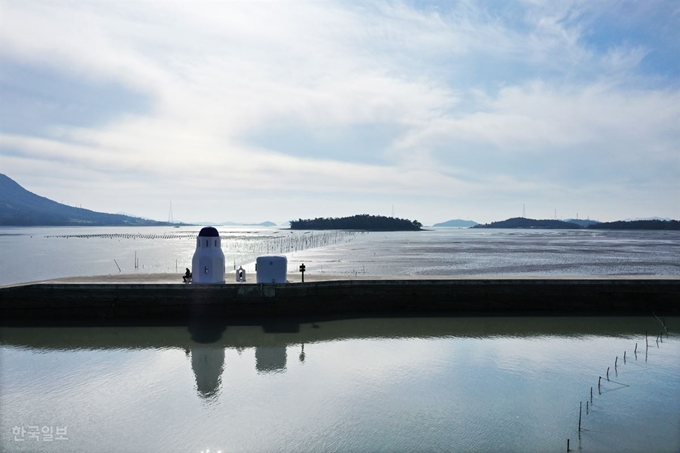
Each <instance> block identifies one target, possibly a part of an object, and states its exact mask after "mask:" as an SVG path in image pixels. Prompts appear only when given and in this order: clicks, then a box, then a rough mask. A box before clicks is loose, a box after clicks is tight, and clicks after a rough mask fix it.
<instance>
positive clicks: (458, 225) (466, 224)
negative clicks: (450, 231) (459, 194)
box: [432, 219, 478, 228]
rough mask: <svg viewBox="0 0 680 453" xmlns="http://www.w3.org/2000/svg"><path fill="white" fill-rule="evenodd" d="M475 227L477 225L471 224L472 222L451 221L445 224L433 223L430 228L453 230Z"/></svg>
mask: <svg viewBox="0 0 680 453" xmlns="http://www.w3.org/2000/svg"><path fill="white" fill-rule="evenodd" d="M475 225H478V223H477V222H473V221H472V220H462V219H453V220H447V221H446V222H441V223H435V224H434V225H432V226H435V227H453V228H470V227H473V226H475Z"/></svg>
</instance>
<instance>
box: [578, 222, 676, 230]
mask: <svg viewBox="0 0 680 453" xmlns="http://www.w3.org/2000/svg"><path fill="white" fill-rule="evenodd" d="M588 229H589V230H680V222H679V221H677V220H629V221H625V220H619V221H617V222H602V223H596V224H594V225H589V226H588Z"/></svg>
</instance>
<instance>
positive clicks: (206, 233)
mask: <svg viewBox="0 0 680 453" xmlns="http://www.w3.org/2000/svg"><path fill="white" fill-rule="evenodd" d="M191 266H192V269H191V272H192V274H193V282H194V283H224V252H222V242H221V239H220V233H218V232H217V229H215V228H214V227H205V228H203V229H201V232H200V233H198V238H196V251H195V252H194V258H193V260H192V261H191Z"/></svg>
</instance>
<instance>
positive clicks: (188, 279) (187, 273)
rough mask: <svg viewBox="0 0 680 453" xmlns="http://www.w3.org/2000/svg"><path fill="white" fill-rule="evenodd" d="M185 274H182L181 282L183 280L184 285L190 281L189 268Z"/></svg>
mask: <svg viewBox="0 0 680 453" xmlns="http://www.w3.org/2000/svg"><path fill="white" fill-rule="evenodd" d="M186 270H187V271H186V272H185V273H184V277H182V280H184V283H187V282H190V281H191V271H190V270H189V268H188V267H187V268H186Z"/></svg>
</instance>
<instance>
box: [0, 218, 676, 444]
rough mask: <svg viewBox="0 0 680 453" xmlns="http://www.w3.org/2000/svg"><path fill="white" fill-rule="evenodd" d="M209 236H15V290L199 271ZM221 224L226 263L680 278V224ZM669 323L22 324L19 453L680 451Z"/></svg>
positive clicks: (93, 231) (12, 335) (12, 431)
mask: <svg viewBox="0 0 680 453" xmlns="http://www.w3.org/2000/svg"><path fill="white" fill-rule="evenodd" d="M197 232H198V230H197V229H196V228H195V227H192V228H179V229H167V228H14V229H13V228H0V285H3V284H12V283H20V282H28V281H36V280H44V279H50V278H58V277H70V276H80V275H105V274H116V273H119V272H121V273H141V274H150V273H158V272H163V273H164V272H178V273H182V270H183V269H184V267H189V266H190V262H191V257H192V255H193V252H194V244H195V242H194V241H195V240H194V237H195V235H196V233H197ZM220 232H221V234H222V237H223V241H222V244H223V249H224V252H225V255H226V260H227V263H228V266H227V268H229V264H230V263H232V261H233V263H234V264H235V265H236V266H238V265H244V267H246V269H248V270H249V271H251V272H252V271H253V269H252V264H251V263H252V262H253V261H254V259H255V257H256V256H258V255H261V254H265V253H277V254H286V255H287V256H288V258H289V269H290V270H291V271H294V270H295V269H297V265H298V263H299V262H304V263H305V264H306V266H307V270H308V272H309V273H312V274H321V275H323V274H336V275H337V274H339V275H347V276H350V277H351V276H354V275H363V276H389V275H405V276H409V275H413V276H418V275H546V276H550V275H650V276H678V275H680V233H678V232H614V231H610V232H606V231H582V230H579V231H549V230H545V231H533V230H531V231H520V230H451V229H441V230H432V231H423V232H417V233H369V234H359V233H355V234H347V233H332V232H329V233H326V234H319V233H318V232H317V233H314V232H293V233H291V232H290V231H286V230H279V229H275V228H270V229H267V228H265V229H263V228H260V229H253V228H245V229H244V228H220ZM135 257H136V258H137V259H138V260H139V268H138V269H136V268H135V266H134V263H135ZM119 267H120V271H119V270H118V268H119ZM666 325H667V327H668V329H669V331H670V335H669V336H668V337H664V338H663V341H662V342H659V343H658V344H657V342H656V336H657V335H658V334H659V332H660V331H661V323H660V322H659V321H658V320H656V319H655V318H654V317H653V316H651V314H650V316H649V317H645V318H582V319H576V318H574V319H571V318H437V319H428V318H417V319H357V320H346V321H325V322H321V321H317V322H314V323H312V322H309V320H307V321H305V322H297V321H290V322H285V323H273V324H272V323H267V324H262V325H260V324H255V325H250V326H242V325H241V326H236V325H215V324H213V325H205V324H200V323H199V324H192V325H190V326H179V327H126V328H122V327H118V328H114V327H78V328H76V327H61V328H56V327H53V328H20V329H19V328H7V327H4V328H0V450H1V451H12V452H13V451H17V452H21V451H54V452H93V451H97V452H108V451H110V452H147V451H148V452H166V451H167V452H196V453H198V452H208V451H210V452H212V453H215V452H217V451H222V452H237V451H243V452H271V451H274V452H276V451H281V452H317V451H330V452H335V451H337V452H345V451H353V452H356V451H358V452H364V451H368V452H374V451H378V452H380V451H384V452H394V451H402V452H411V451H479V452H515V451H517V452H532V451H536V452H563V451H566V441H567V439H570V440H571V446H572V448H573V449H579V448H580V451H585V452H642V451H644V452H657V451H658V452H678V451H680V404H679V403H678V402H679V401H680V338H679V337H678V335H677V333H676V332H679V331H680V320H679V319H678V318H670V319H667V320H666ZM645 331H647V332H649V348H648V349H647V348H646V347H645ZM636 344H637V354H635V352H634V351H635V348H636ZM624 352H625V354H626V359H625V361H624V359H623V356H624ZM617 357H618V359H617ZM608 368H609V380H607V379H606V373H607V369H608ZM599 376H602V378H603V380H602V385H601V387H600V388H599V391H598V385H597V384H598V377H599ZM591 387H593V388H594V395H593V400H592V406H591V405H590V389H591ZM586 402H587V403H588V408H587V411H588V413H587V414H586ZM579 403H582V404H583V414H582V428H583V430H582V431H581V433H580V437H579V431H578V411H579ZM36 430H38V431H39V432H38V433H36V432H35V431H36Z"/></svg>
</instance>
